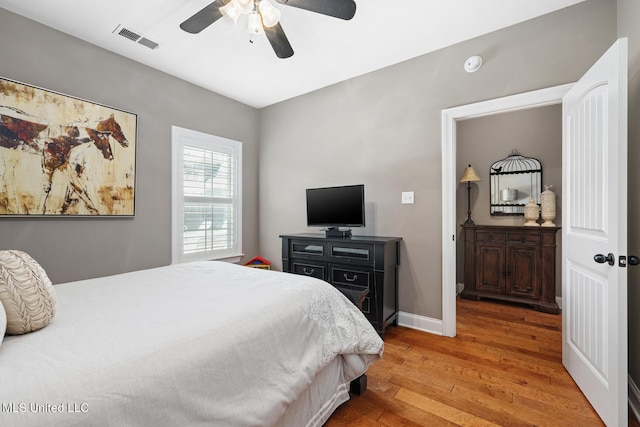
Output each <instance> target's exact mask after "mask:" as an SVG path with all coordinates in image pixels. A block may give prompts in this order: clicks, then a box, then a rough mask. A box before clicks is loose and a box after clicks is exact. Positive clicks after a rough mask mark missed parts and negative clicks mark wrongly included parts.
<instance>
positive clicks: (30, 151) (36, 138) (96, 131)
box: [0, 77, 137, 216]
mask: <svg viewBox="0 0 640 427" xmlns="http://www.w3.org/2000/svg"><path fill="white" fill-rule="evenodd" d="M136 126H137V116H136V115H135V114H133V113H128V112H125V111H122V110H119V109H115V108H111V107H107V106H104V105H101V104H97V103H94V102H89V101H85V100H82V99H79V98H75V97H72V96H68V95H63V94H60V93H57V92H53V91H50V90H46V89H42V88H38V87H35V86H31V85H28V84H24V83H20V82H16V81H13V80H9V79H5V78H1V77H0V216H22V215H33V216H133V215H134V212H135V209H134V207H135V165H136V131H137V130H136Z"/></svg>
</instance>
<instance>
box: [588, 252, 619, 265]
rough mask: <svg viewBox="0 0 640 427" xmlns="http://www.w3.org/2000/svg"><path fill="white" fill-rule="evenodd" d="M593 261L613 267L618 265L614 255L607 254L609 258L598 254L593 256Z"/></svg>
mask: <svg viewBox="0 0 640 427" xmlns="http://www.w3.org/2000/svg"><path fill="white" fill-rule="evenodd" d="M593 260H594V261H595V262H597V263H598V264H604V263H605V262H606V263H607V264H609V265H613V264H615V263H616V260H615V256H614V255H613V254H612V253H609V254H607V256H604V255H602V254H596V255H594V256H593Z"/></svg>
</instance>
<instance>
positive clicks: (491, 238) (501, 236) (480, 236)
mask: <svg viewBox="0 0 640 427" xmlns="http://www.w3.org/2000/svg"><path fill="white" fill-rule="evenodd" d="M506 238H507V233H505V232H502V231H477V232H476V241H477V242H504V241H505V240H506Z"/></svg>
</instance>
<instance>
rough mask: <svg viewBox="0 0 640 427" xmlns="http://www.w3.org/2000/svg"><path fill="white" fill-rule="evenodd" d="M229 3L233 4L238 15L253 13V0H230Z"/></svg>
mask: <svg viewBox="0 0 640 427" xmlns="http://www.w3.org/2000/svg"><path fill="white" fill-rule="evenodd" d="M230 3H235V6H236V7H237V8H238V10H239V11H240V13H244V14H247V13H251V12H252V11H253V7H254V4H253V0H231V2H230Z"/></svg>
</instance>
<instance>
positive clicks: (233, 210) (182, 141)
mask: <svg viewBox="0 0 640 427" xmlns="http://www.w3.org/2000/svg"><path fill="white" fill-rule="evenodd" d="M173 145H174V147H173V148H174V149H173V156H174V167H173V174H174V177H173V180H174V186H173V189H174V190H173V191H174V194H173V200H174V207H173V208H174V209H173V214H174V219H173V262H184V261H193V260H201V259H217V258H227V257H234V256H238V255H240V254H241V252H242V251H241V229H242V227H241V223H240V221H241V218H242V215H241V213H242V210H241V197H240V193H241V191H240V189H241V187H240V176H241V172H240V171H241V147H242V146H241V143H240V142H238V141H232V140H228V139H225V138H220V137H217V136H214V135H208V134H203V133H200V132H196V131H191V130H188V129H182V128H178V127H175V126H174V127H173Z"/></svg>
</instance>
